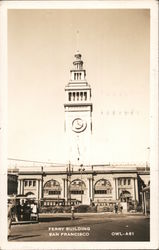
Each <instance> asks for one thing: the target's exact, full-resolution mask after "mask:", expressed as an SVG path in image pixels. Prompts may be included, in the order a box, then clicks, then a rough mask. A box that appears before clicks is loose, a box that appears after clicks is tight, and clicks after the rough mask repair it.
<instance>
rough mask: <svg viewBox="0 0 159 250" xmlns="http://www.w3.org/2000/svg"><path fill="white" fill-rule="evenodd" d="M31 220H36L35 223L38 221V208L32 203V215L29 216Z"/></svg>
mask: <svg viewBox="0 0 159 250" xmlns="http://www.w3.org/2000/svg"><path fill="white" fill-rule="evenodd" d="M31 215H32V216H31V217H32V218H33V219H36V220H37V221H38V220H39V216H38V207H37V204H36V203H35V202H34V203H33V204H32V214H31Z"/></svg>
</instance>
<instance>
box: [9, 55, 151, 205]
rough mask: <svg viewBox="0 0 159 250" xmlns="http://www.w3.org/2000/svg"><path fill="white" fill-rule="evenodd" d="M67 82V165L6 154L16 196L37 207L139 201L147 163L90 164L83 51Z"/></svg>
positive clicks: (89, 115) (88, 105) (88, 94)
mask: <svg viewBox="0 0 159 250" xmlns="http://www.w3.org/2000/svg"><path fill="white" fill-rule="evenodd" d="M73 65H74V68H73V69H72V70H70V81H69V83H68V84H67V85H66V87H65V94H66V101H65V104H64V112H65V126H64V129H65V133H66V140H67V155H68V158H69V163H67V164H65V165H59V164H51V163H44V162H32V161H23V160H14V159H9V166H16V168H14V170H12V171H11V170H9V171H8V173H9V176H10V178H11V175H14V174H15V175H16V176H17V189H15V190H14V193H17V195H18V196H25V197H28V198H29V197H34V198H35V199H36V200H37V201H38V202H39V204H41V206H54V205H57V204H59V205H69V204H74V205H78V204H87V205H90V204H92V203H93V204H95V205H96V204H98V205H99V206H101V207H102V206H108V207H109V206H113V204H114V203H116V202H122V204H123V206H124V208H126V207H127V204H129V203H130V202H136V203H141V200H142V196H143V193H142V189H143V188H144V187H146V186H148V185H149V179H150V178H149V172H150V171H149V167H148V166H147V164H145V165H136V164H107V165H92V164H91V165H90V164H89V160H90V155H91V152H90V151H91V150H90V144H91V134H92V112H93V104H92V102H91V86H90V85H89V84H88V83H87V81H86V70H85V69H83V61H82V60H81V54H80V53H76V54H75V60H74V62H73Z"/></svg>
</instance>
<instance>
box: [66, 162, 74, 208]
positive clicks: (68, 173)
mask: <svg viewBox="0 0 159 250" xmlns="http://www.w3.org/2000/svg"><path fill="white" fill-rule="evenodd" d="M66 172H67V190H68V192H67V205H71V192H70V184H71V174H72V172H73V168H72V169H71V163H70V162H69V164H68V168H67V170H66Z"/></svg>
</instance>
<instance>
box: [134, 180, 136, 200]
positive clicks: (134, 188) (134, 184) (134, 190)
mask: <svg viewBox="0 0 159 250" xmlns="http://www.w3.org/2000/svg"><path fill="white" fill-rule="evenodd" d="M134 200H136V185H135V178H134Z"/></svg>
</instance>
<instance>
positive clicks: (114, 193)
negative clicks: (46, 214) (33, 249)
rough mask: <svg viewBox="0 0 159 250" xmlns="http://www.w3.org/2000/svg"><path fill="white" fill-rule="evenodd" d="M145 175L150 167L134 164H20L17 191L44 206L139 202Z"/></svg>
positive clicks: (144, 183)
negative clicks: (140, 166) (30, 165)
mask: <svg viewBox="0 0 159 250" xmlns="http://www.w3.org/2000/svg"><path fill="white" fill-rule="evenodd" d="M31 169H32V170H31ZM81 170H82V171H81ZM148 179H149V170H148V169H146V167H145V169H144V170H143V168H142V171H141V170H140V168H139V167H137V166H136V165H131V166H120V167H119V166H111V165H102V166H98V165H96V166H82V167H80V166H73V167H71V166H60V167H59V166H58V167H56V166H52V165H48V166H35V165H34V166H33V167H32V168H30V167H29V169H28V168H27V167H23V166H20V167H19V172H18V195H24V196H26V197H28V198H29V197H34V198H35V199H36V200H37V201H39V202H41V204H43V205H46V206H49V205H51V206H53V205H56V204H61V205H64V204H65V205H68V204H70V203H74V204H87V205H90V204H92V202H93V203H94V204H101V203H103V204H107V203H116V202H128V201H137V202H140V199H141V197H140V193H141V191H142V188H143V187H144V186H146V184H147V181H148Z"/></svg>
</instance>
